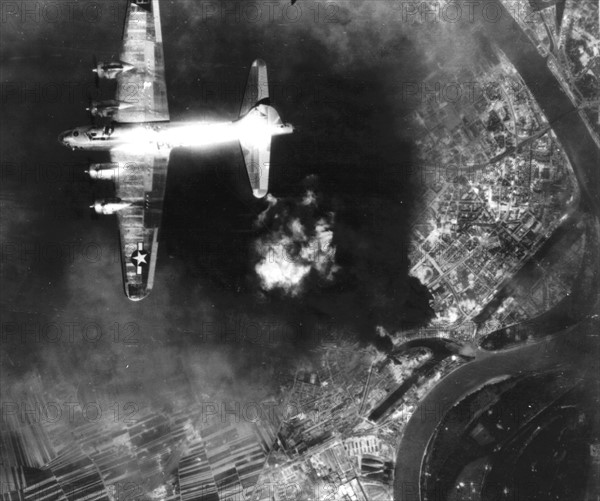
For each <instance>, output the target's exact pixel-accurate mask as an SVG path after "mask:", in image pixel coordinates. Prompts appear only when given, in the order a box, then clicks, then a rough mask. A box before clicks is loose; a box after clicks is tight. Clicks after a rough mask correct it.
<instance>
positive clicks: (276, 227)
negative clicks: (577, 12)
mask: <svg viewBox="0 0 600 501" xmlns="http://www.w3.org/2000/svg"><path fill="white" fill-rule="evenodd" d="M268 202H269V206H268V207H267V209H265V210H264V211H263V212H262V213H261V214H260V215H259V216H258V223H259V224H261V225H264V224H268V225H269V226H271V230H270V232H269V233H267V234H266V235H264V236H263V237H261V238H259V239H258V240H256V241H255V243H254V251H255V252H256V254H257V255H258V257H259V261H258V262H257V263H256V265H255V267H254V269H255V271H256V274H257V276H258V278H259V280H260V285H261V287H262V289H263V290H266V291H270V290H274V289H279V290H281V291H282V292H283V293H284V294H286V295H289V296H297V295H299V294H300V293H301V292H302V291H303V290H304V286H305V283H306V280H307V279H308V277H309V276H310V274H311V272H313V273H314V274H315V276H317V277H318V278H319V279H321V280H324V281H327V282H331V281H333V279H334V275H335V273H336V272H337V271H338V270H339V266H338V265H337V264H336V263H335V251H336V250H335V246H334V245H333V244H332V240H333V227H334V220H335V216H334V213H333V212H328V213H326V214H325V215H323V216H321V217H317V216H316V215H315V213H316V211H317V210H318V201H317V197H316V195H315V193H314V192H313V191H312V190H307V192H306V193H305V195H304V196H303V198H302V200H301V201H300V202H299V204H296V205H294V204H289V203H286V202H285V201H282V200H278V199H276V198H275V197H272V196H271V197H270V198H269V200H268Z"/></svg>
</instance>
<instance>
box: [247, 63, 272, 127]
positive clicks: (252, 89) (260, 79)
mask: <svg viewBox="0 0 600 501" xmlns="http://www.w3.org/2000/svg"><path fill="white" fill-rule="evenodd" d="M257 104H270V103H269V81H268V80H267V63H265V62H264V61H263V60H262V59H256V60H255V61H254V62H253V63H252V66H251V67H250V73H249V75H248V83H247V84H246V90H245V92H244V99H243V101H242V105H241V107H240V118H241V117H243V116H245V115H247V114H248V112H249V111H250V110H251V109H252V108H253V107H254V106H256V105H257Z"/></svg>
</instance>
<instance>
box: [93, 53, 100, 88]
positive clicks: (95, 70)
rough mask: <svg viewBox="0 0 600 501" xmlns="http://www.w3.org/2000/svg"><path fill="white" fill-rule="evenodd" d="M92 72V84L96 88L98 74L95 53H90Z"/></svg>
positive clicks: (98, 79) (98, 80) (98, 78)
mask: <svg viewBox="0 0 600 501" xmlns="http://www.w3.org/2000/svg"><path fill="white" fill-rule="evenodd" d="M92 72H93V73H94V84H95V85H96V88H97V87H98V86H99V85H100V75H98V59H97V58H96V54H93V55H92Z"/></svg>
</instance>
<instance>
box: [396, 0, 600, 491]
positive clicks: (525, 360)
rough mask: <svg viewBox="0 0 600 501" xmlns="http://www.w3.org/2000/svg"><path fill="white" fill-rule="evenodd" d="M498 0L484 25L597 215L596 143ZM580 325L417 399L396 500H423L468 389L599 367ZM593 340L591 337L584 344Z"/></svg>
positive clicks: (486, 360)
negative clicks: (429, 458) (423, 481)
mask: <svg viewBox="0 0 600 501" xmlns="http://www.w3.org/2000/svg"><path fill="white" fill-rule="evenodd" d="M486 3H489V2H486ZM495 3H496V4H497V5H498V8H499V9H500V11H501V12H502V17H501V18H500V19H499V20H498V21H497V22H494V23H484V27H485V32H486V34H487V35H488V36H489V37H490V38H491V39H492V41H494V42H495V43H496V44H497V45H498V46H499V47H500V48H501V49H502V50H503V52H504V53H505V54H506V55H507V57H508V58H509V59H510V61H511V62H512V63H513V65H514V66H515V67H516V69H517V70H518V72H519V73H520V75H521V77H522V78H523V79H524V81H525V83H526V84H527V86H528V88H529V89H530V91H531V92H532V93H533V95H534V97H535V99H536V100H537V102H538V104H539V105H540V107H541V108H542V110H543V111H544V113H545V114H546V117H547V118H548V121H549V122H550V124H551V125H552V129H553V130H554V132H555V134H556V136H557V138H558V140H559V142H560V144H561V146H562V147H563V149H564V151H565V153H566V154H567V156H568V158H569V160H570V162H571V164H572V166H573V169H574V171H575V174H576V177H577V180H578V182H579V186H580V188H581V193H582V201H583V206H584V208H587V209H588V210H590V212H592V213H594V214H596V215H598V214H600V190H598V186H600V150H598V148H597V147H596V143H595V142H594V140H593V138H592V136H591V135H590V133H589V131H588V129H587V127H586V126H585V124H584V122H583V121H582V120H581V117H580V116H579V114H578V113H577V109H576V108H575V107H574V106H573V104H572V103H571V101H570V100H569V98H568V96H567V95H565V93H564V92H563V90H562V88H561V86H560V84H559V83H558V82H557V81H556V79H555V77H554V75H553V74H552V72H551V71H550V69H549V68H548V66H547V64H546V60H545V58H543V57H542V56H541V55H540V54H539V53H538V52H537V50H536V49H535V47H534V46H533V45H532V44H531V42H530V41H529V39H528V38H527V37H526V35H525V34H524V33H523V32H522V30H521V28H520V27H519V26H518V24H517V23H516V22H515V21H514V20H513V19H512V18H511V17H510V15H509V13H508V12H507V11H506V10H505V9H504V7H503V6H502V4H501V3H500V2H499V1H496V2H495ZM481 18H482V17H481V15H479V19H481ZM582 330H583V329H580V328H579V327H578V326H575V327H573V328H571V329H566V330H565V331H563V332H561V333H559V334H557V335H555V336H554V337H553V338H550V339H543V340H541V341H539V342H537V343H535V344H528V345H524V346H520V347H516V348H513V349H509V350H505V351H502V352H495V353H490V352H484V351H478V352H477V357H476V359H475V360H474V361H472V362H470V363H468V364H466V365H464V366H462V367H460V368H459V369H457V370H456V371H454V372H452V373H451V374H450V375H448V376H447V377H446V378H444V379H443V380H442V381H440V382H439V383H438V384H437V386H435V387H434V388H433V390H432V391H431V392H430V393H429V394H428V395H427V396H426V397H425V398H424V399H423V400H422V401H421V403H420V404H419V406H418V408H417V409H416V411H415V413H414V414H413V416H412V417H411V419H410V421H409V422H408V423H407V425H406V429H405V431H404V434H403V438H402V441H401V443H400V447H399V449H398V455H397V462H396V477H395V484H394V498H395V499H396V500H398V501H420V493H419V489H420V471H421V464H422V461H423V455H424V453H425V451H426V448H427V444H428V443H429V440H430V438H431V436H432V435H433V432H434V431H435V428H436V426H437V425H438V423H439V421H440V419H441V418H442V416H443V415H444V413H445V412H446V411H447V410H448V409H450V408H451V407H453V406H454V405H455V404H456V403H457V402H458V401H460V400H461V399H462V398H463V397H465V396H466V395H468V394H469V393H472V392H473V391H475V390H477V389H478V388H480V387H482V386H484V385H485V384H486V383H488V382H489V381H491V380H493V379H496V378H500V377H503V376H512V375H516V374H519V373H522V372H524V371H542V370H545V369H549V368H553V367H556V366H558V365H561V364H569V365H572V366H576V367H579V368H580V369H581V370H582V371H584V372H585V371H587V370H589V371H592V370H594V368H596V369H597V361H596V360H595V358H594V357H595V353H594V351H597V338H593V339H591V338H590V337H589V336H588V334H586V333H585V332H582ZM590 339H591V341H592V344H591V345H590V347H589V348H588V349H585V348H586V347H588V342H589V341H590ZM594 343H595V344H594ZM582 347H583V348H582ZM592 348H596V350H594V349H592ZM584 358H585V360H584Z"/></svg>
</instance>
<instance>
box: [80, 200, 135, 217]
mask: <svg viewBox="0 0 600 501" xmlns="http://www.w3.org/2000/svg"><path fill="white" fill-rule="evenodd" d="M131 205H132V204H131V203H130V202H123V201H122V200H121V199H120V198H103V199H99V200H96V201H95V202H94V205H90V209H94V211H95V212H96V214H102V215H104V216H110V215H111V214H114V213H115V212H118V211H120V210H123V209H126V208H127V207H131Z"/></svg>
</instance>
